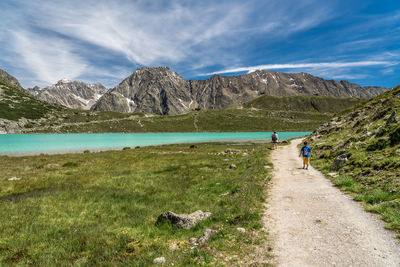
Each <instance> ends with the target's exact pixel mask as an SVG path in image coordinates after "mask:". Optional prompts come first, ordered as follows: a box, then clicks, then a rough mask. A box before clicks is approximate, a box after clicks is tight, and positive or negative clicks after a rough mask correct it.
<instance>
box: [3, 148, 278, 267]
mask: <svg viewBox="0 0 400 267" xmlns="http://www.w3.org/2000/svg"><path fill="white" fill-rule="evenodd" d="M228 148H229V149H231V152H229V153H225V152H224V151H225V150H226V149H228ZM269 151H270V145H269V144H252V143H242V144H229V143H207V144H201V145H199V147H198V148H190V147H189V145H187V144H185V145H168V146H154V147H140V148H129V149H128V148H125V149H124V150H121V151H107V152H98V153H90V152H88V151H86V153H80V154H62V155H51V156H50V155H45V154H42V155H38V156H24V157H6V156H2V157H0V164H1V165H2V166H7V168H1V169H0V214H1V215H2V216H1V217H0V265H1V266H8V265H9V266H15V265H20V266H24V265H37V266H55V265H57V266H60V265H61V266H65V265H72V266H93V265H96V266H126V265H131V266H151V265H153V259H154V258H156V257H165V258H166V264H165V265H166V266H172V265H174V266H188V265H206V266H218V265H230V266H231V265H246V262H247V261H251V260H252V259H251V258H250V257H249V255H251V252H252V251H253V249H254V245H260V244H263V243H264V240H265V237H266V236H265V235H266V233H264V232H263V231H261V230H260V229H261V227H262V223H261V214H262V212H263V206H262V203H263V202H264V201H265V199H264V195H265V194H264V192H265V189H266V186H267V182H268V181H269V179H270V174H269V173H268V170H269V169H266V168H264V166H265V165H270V163H269V162H268V154H269ZM231 164H235V165H236V166H237V168H235V169H230V168H229V166H230V165H231ZM11 177H17V178H21V179H20V180H14V181H11V180H9V178H11ZM199 209H200V210H203V211H210V212H212V216H211V217H210V218H208V219H207V220H205V221H203V222H201V223H199V224H198V225H196V227H194V228H192V229H191V230H184V229H178V228H176V227H173V226H171V225H169V224H162V225H156V224H155V222H156V220H157V217H158V216H159V215H160V214H161V213H162V212H165V211H174V212H176V213H191V212H194V211H196V210H199ZM237 227H244V228H245V229H246V230H247V231H246V233H240V232H238V231H237V230H236V228H237ZM206 228H212V229H215V230H217V231H218V232H217V233H216V234H215V235H214V236H212V237H211V239H210V241H209V242H208V243H207V244H206V245H204V246H200V247H198V248H194V249H191V246H190V244H189V242H188V240H189V238H191V237H196V238H199V237H200V236H201V235H202V233H203V232H204V230H205V229H206ZM172 244H176V245H177V246H178V247H179V248H178V250H175V251H171V250H170V249H169V247H170V246H171V245H172Z"/></svg>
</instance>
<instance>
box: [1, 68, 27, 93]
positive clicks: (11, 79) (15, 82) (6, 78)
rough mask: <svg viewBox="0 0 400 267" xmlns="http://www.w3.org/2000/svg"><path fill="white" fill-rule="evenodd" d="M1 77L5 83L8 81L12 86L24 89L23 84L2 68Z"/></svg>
mask: <svg viewBox="0 0 400 267" xmlns="http://www.w3.org/2000/svg"><path fill="white" fill-rule="evenodd" d="M0 79H1V81H2V82H3V83H7V84H9V85H11V86H14V87H17V88H19V89H22V86H21V85H20V84H19V82H18V80H17V79H16V78H14V77H13V76H11V75H10V74H8V73H7V72H5V71H4V70H0Z"/></svg>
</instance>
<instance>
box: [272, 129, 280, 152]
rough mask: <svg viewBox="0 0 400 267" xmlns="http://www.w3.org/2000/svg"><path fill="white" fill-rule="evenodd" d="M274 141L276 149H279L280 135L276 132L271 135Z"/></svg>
mask: <svg viewBox="0 0 400 267" xmlns="http://www.w3.org/2000/svg"><path fill="white" fill-rule="evenodd" d="M271 139H272V143H273V144H274V149H278V142H279V136H278V134H277V133H276V132H274V133H273V134H272V135H271Z"/></svg>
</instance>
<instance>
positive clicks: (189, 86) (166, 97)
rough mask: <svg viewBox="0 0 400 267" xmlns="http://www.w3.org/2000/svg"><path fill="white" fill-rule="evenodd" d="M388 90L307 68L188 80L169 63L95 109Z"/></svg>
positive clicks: (217, 104)
mask: <svg viewBox="0 0 400 267" xmlns="http://www.w3.org/2000/svg"><path fill="white" fill-rule="evenodd" d="M386 90H388V89H387V88H384V87H373V86H368V87H362V86H360V85H358V84H354V83H350V82H348V81H335V80H324V79H322V78H318V77H315V76H312V75H310V74H307V73H297V74H287V73H281V72H270V71H256V72H252V73H249V74H246V75H241V76H233V77H224V76H219V75H214V76H212V77H211V78H209V79H207V80H189V81H188V80H185V79H184V78H183V77H181V76H180V75H179V74H178V73H176V72H174V71H172V70H170V69H169V68H167V67H158V68H140V69H137V70H136V71H135V72H134V73H133V74H132V75H130V76H129V77H128V78H126V79H125V80H123V81H122V82H121V83H120V84H119V85H118V86H116V87H115V88H113V89H112V90H110V91H108V92H107V93H106V94H104V95H103V96H102V97H101V98H100V99H99V100H98V101H97V103H96V104H95V105H93V107H92V109H93V110H111V111H118V112H149V113H154V114H161V115H170V114H182V113H186V112H188V111H190V110H192V109H195V108H199V109H221V108H226V107H229V106H232V105H237V104H243V103H245V102H248V101H250V100H252V99H254V98H256V97H257V96H260V95H264V94H266V95H300V96H305V95H320V96H331V97H343V98H348V97H357V98H370V97H373V96H376V95H378V94H380V93H382V92H384V91H386Z"/></svg>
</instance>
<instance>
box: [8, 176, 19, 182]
mask: <svg viewBox="0 0 400 267" xmlns="http://www.w3.org/2000/svg"><path fill="white" fill-rule="evenodd" d="M8 180H9V181H19V180H21V178H18V177H11V178H8Z"/></svg>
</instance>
